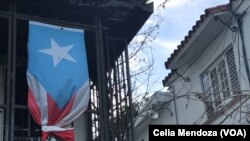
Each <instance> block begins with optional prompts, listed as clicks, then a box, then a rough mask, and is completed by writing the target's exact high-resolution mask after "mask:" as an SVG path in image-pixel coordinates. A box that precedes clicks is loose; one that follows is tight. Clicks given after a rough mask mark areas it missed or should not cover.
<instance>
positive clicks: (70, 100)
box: [27, 21, 90, 141]
mask: <svg viewBox="0 0 250 141" xmlns="http://www.w3.org/2000/svg"><path fill="white" fill-rule="evenodd" d="M28 58H29V59H28V69H27V80H28V86H29V91H28V107H29V110H30V112H31V114H32V116H33V118H34V120H35V121H36V122H37V123H38V124H39V125H41V128H42V141H45V140H46V139H47V138H48V136H49V135H50V136H56V137H57V138H59V139H61V140H63V141H74V131H73V128H71V126H70V124H71V123H72V122H73V121H74V120H75V119H76V118H78V117H79V116H80V115H81V114H82V113H83V112H84V111H85V110H86V108H87V106H88V101H89V94H90V89H89V75H88V65H87V57H86V49H85V42H84V31H83V30H80V29H73V28H67V27H60V26H55V25H50V24H44V23H39V22H34V21H30V22H29V40H28Z"/></svg>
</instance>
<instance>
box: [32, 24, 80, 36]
mask: <svg viewBox="0 0 250 141" xmlns="http://www.w3.org/2000/svg"><path fill="white" fill-rule="evenodd" d="M29 24H30V25H38V26H44V27H48V28H53V29H58V30H62V29H63V30H66V31H73V32H80V33H83V32H84V31H83V30H82V29H76V28H68V27H62V26H57V25H51V24H45V23H40V22H35V21H29Z"/></svg>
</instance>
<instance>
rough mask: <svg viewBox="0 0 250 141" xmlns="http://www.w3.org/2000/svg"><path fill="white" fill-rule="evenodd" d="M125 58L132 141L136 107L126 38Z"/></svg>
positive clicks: (132, 139)
mask: <svg viewBox="0 0 250 141" xmlns="http://www.w3.org/2000/svg"><path fill="white" fill-rule="evenodd" d="M125 60H126V61H125V62H126V73H127V84H128V96H129V107H130V122H131V130H130V136H131V141H134V111H133V109H134V108H133V101H132V91H131V80H130V71H129V57H128V43H127V41H126V40H125Z"/></svg>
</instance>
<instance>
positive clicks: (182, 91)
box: [135, 0, 250, 141]
mask: <svg viewBox="0 0 250 141" xmlns="http://www.w3.org/2000/svg"><path fill="white" fill-rule="evenodd" d="M249 7H250V1H246V0H230V1H229V3H228V4H225V5H219V6H216V7H212V8H208V9H206V10H205V13H204V14H202V15H201V16H200V19H199V20H198V21H197V22H196V23H195V25H194V26H193V28H192V29H191V30H190V31H189V32H188V35H187V36H185V38H184V40H183V41H181V43H180V45H179V46H177V49H176V50H175V51H174V52H173V53H172V54H171V56H170V58H168V60H167V61H166V63H165V66H166V68H167V69H170V70H171V73H169V75H168V76H167V77H165V79H164V80H163V85H164V87H168V89H169V92H168V93H166V95H167V97H168V98H167V100H166V101H165V102H164V104H163V105H161V110H160V111H159V112H157V113H158V115H157V116H155V114H154V112H149V113H146V112H145V110H144V111H141V112H140V113H143V114H141V116H142V117H140V119H144V118H147V117H148V118H147V119H148V120H145V121H144V122H141V124H140V125H139V124H135V125H137V126H138V127H135V133H137V134H138V136H137V137H138V138H136V140H137V141H147V140H148V132H149V130H148V127H149V126H148V125H149V124H170V125H180V124H191V125H210V124H214V125H220V124H230V125H232V124H249V123H250V120H249V119H250V100H249V98H250V96H249V94H250V85H249V84H250V79H249V78H250V77H249V69H250V68H249V66H250V64H249V63H250V62H249V58H250V40H249V37H250V29H249V28H248V27H249V25H250V15H249V12H250V10H249V9H250V8H249ZM163 109H167V110H163ZM150 110H152V111H155V110H156V109H155V108H154V107H151V109H150ZM135 123H137V122H135Z"/></svg>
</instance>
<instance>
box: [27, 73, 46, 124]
mask: <svg viewBox="0 0 250 141" xmlns="http://www.w3.org/2000/svg"><path fill="white" fill-rule="evenodd" d="M27 79H28V85H29V87H30V88H31V90H32V94H33V96H34V97H35V100H36V101H35V102H36V103H37V105H38V107H39V109H40V112H41V116H42V117H41V120H42V121H41V124H42V125H47V123H48V102H47V91H46V90H45V89H44V87H43V86H42V85H41V84H40V83H39V82H38V81H37V80H36V79H35V78H34V77H33V75H32V74H30V73H29V72H27Z"/></svg>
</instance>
